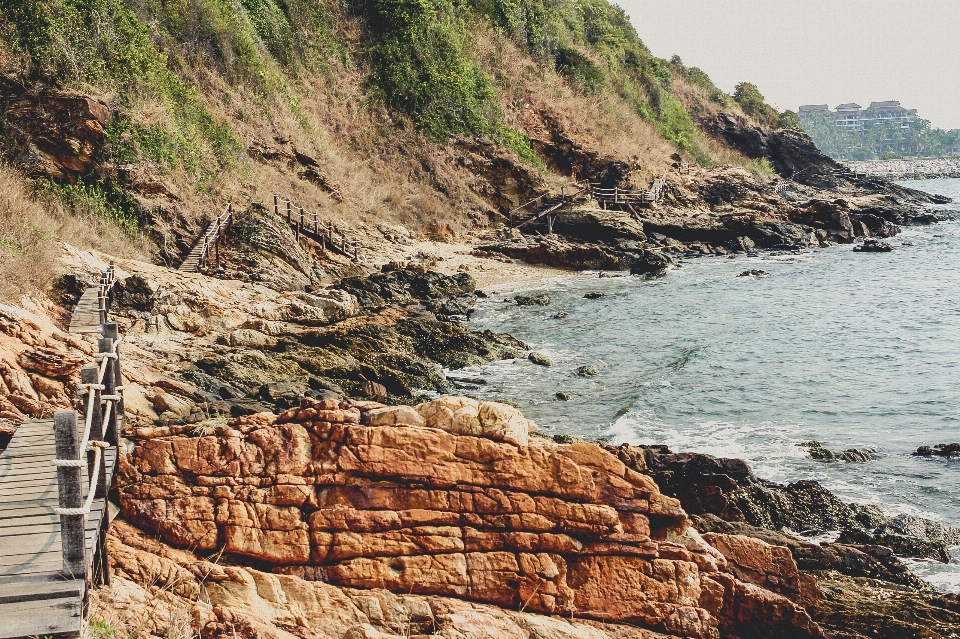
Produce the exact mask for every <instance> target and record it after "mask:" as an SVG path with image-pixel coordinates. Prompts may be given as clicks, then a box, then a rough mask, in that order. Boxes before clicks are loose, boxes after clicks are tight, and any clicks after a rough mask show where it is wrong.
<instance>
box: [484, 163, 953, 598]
mask: <svg viewBox="0 0 960 639" xmlns="http://www.w3.org/2000/svg"><path fill="white" fill-rule="evenodd" d="M904 184H907V185H909V186H913V187H915V188H920V189H922V190H927V191H930V192H937V193H942V194H945V195H949V196H952V197H954V199H955V200H956V202H957V203H956V204H954V205H947V206H946V207H944V208H947V209H955V208H960V180H930V181H922V182H910V183H904ZM890 243H891V244H893V245H894V246H895V248H896V250H894V251H893V252H891V253H854V252H853V251H852V250H851V249H852V246H849V245H848V246H833V247H829V248H825V249H817V250H811V251H809V252H805V253H804V254H802V255H782V256H770V255H763V254H761V255H760V256H758V257H747V256H737V257H735V258H732V259H730V258H727V257H709V258H699V259H692V260H687V261H686V262H685V263H684V264H683V265H682V267H681V268H679V269H676V270H671V271H670V272H669V273H668V274H667V275H666V277H663V278H660V279H655V280H644V279H641V278H637V277H630V276H626V277H609V278H598V277H597V274H595V273H594V274H582V275H580V276H574V277H568V278H561V279H556V280H551V281H545V282H542V283H540V286H539V287H538V288H535V289H532V288H523V289H520V288H510V287H503V288H501V289H497V290H495V291H492V294H491V297H490V298H488V299H486V300H481V303H480V304H479V305H478V308H479V311H480V313H479V314H478V316H477V317H476V319H474V320H473V321H472V322H471V324H472V325H474V326H475V327H481V328H490V329H492V330H495V331H507V332H510V333H512V334H514V335H515V336H516V337H518V338H520V339H522V340H524V341H526V342H528V343H529V344H531V346H532V347H533V348H535V349H536V350H538V351H540V352H542V353H544V354H546V355H548V356H549V357H550V358H551V359H552V360H553V361H554V362H555V365H554V366H552V367H549V368H547V367H542V366H536V365H534V364H532V363H530V362H528V361H526V360H508V361H504V362H496V363H493V364H490V365H489V366H486V367H483V368H480V369H475V370H473V371H472V372H471V373H472V374H476V375H478V376H482V377H484V378H485V379H486V380H487V381H488V384H487V385H486V386H483V387H481V388H480V389H479V390H478V391H476V392H477V393H478V394H479V395H480V396H483V397H485V398H488V399H502V400H509V401H511V402H512V403H515V404H516V405H517V406H519V407H520V408H521V409H522V410H523V411H524V413H525V414H526V415H527V416H528V417H530V418H531V419H533V420H534V421H536V422H537V423H538V424H539V425H540V427H541V430H542V431H544V432H545V433H548V434H553V433H569V434H573V435H578V436H581V437H586V438H591V439H594V438H598V437H607V438H609V439H610V440H611V442H613V443H620V442H624V441H626V442H631V443H645V444H666V445H668V446H670V447H671V448H673V449H674V450H676V451H697V452H703V453H710V454H713V455H718V456H725V457H740V458H743V459H745V460H747V461H748V462H749V463H750V465H751V466H752V467H753V469H754V472H755V473H756V474H757V476H759V477H762V478H765V479H770V480H774V481H778V482H789V481H796V480H798V479H816V480H818V481H820V482H822V483H823V484H824V485H825V486H827V487H828V488H829V489H831V490H833V491H834V492H835V493H837V494H838V495H839V496H840V497H841V498H842V499H844V500H847V501H857V502H863V503H876V504H879V505H881V506H882V507H883V508H884V510H885V511H886V513H887V514H889V515H894V514H899V513H910V514H915V515H920V516H925V517H929V518H933V519H937V520H940V521H943V522H945V523H950V524H953V525H960V460H943V459H926V458H919V457H913V456H912V455H911V454H910V453H912V452H913V451H914V450H916V449H917V447H918V446H922V445H934V444H939V443H948V442H957V441H960V222H945V223H941V224H937V225H933V226H929V227H907V228H906V229H905V230H904V232H903V233H902V234H901V235H899V236H897V237H896V238H893V239H892V240H890ZM747 269H762V270H764V271H766V272H767V273H768V275H766V276H763V277H738V274H739V273H741V272H742V271H744V270H747ZM528 291H543V292H548V293H549V294H550V295H551V297H552V301H551V304H550V305H549V306H547V307H517V306H515V305H511V304H506V303H504V301H503V300H504V299H505V298H507V297H512V296H513V295H515V294H517V293H520V292H528ZM588 292H600V293H604V295H605V296H604V297H602V298H600V299H594V300H590V299H584V297H583V296H584V294H585V293H588ZM561 310H562V311H565V312H567V313H568V316H567V317H566V318H564V319H554V318H553V316H554V314H556V313H557V312H558V311H561ZM583 365H591V366H596V367H598V368H599V369H600V374H599V375H598V376H596V377H593V378H581V377H577V376H576V375H575V374H574V370H575V369H576V368H577V367H579V366H583ZM557 391H563V392H565V393H568V394H569V395H571V400H570V401H565V402H564V401H558V400H557V399H555V394H556V392H557ZM812 439H815V440H819V441H820V442H821V443H822V444H823V445H824V446H826V447H827V448H830V449H832V450H838V451H839V450H843V449H846V448H850V447H858V448H868V449H871V450H873V451H875V453H876V455H877V459H876V460H874V461H870V462H867V463H862V464H856V463H844V462H840V463H827V462H819V461H814V460H812V459H808V458H807V457H806V456H805V451H804V449H802V448H799V447H797V446H796V444H798V443H800V442H803V441H807V440H812ZM958 550H960V549H958ZM955 555H956V558H955V560H954V562H953V564H951V565H943V564H933V563H928V562H912V565H913V567H914V569H915V570H916V571H917V572H918V573H920V574H921V575H923V576H924V577H926V578H927V579H929V580H930V581H931V582H932V583H934V585H936V586H938V587H940V588H943V589H949V590H955V591H960V552H958V553H955Z"/></svg>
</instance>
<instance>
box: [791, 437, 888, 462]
mask: <svg viewBox="0 0 960 639" xmlns="http://www.w3.org/2000/svg"><path fill="white" fill-rule="evenodd" d="M797 446H800V447H801V448H806V449H807V453H808V454H809V455H810V457H811V458H812V459H820V460H823V461H846V462H866V461H871V460H873V459H876V457H875V456H874V454H873V453H872V452H871V451H869V450H864V449H862V448H848V449H846V450H845V451H843V452H840V453H835V452H833V451H832V450H829V449H827V448H824V446H823V444H821V443H820V442H818V441H809V442H803V443H801V444H797Z"/></svg>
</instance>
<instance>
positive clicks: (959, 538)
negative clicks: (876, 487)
mask: <svg viewBox="0 0 960 639" xmlns="http://www.w3.org/2000/svg"><path fill="white" fill-rule="evenodd" d="M877 533H878V534H886V533H890V534H895V535H908V536H910V537H916V538H918V539H927V540H930V541H940V542H943V543H945V544H946V545H948V546H958V545H960V529H958V528H955V527H953V526H945V525H944V524H941V523H940V522H938V521H933V520H931V519H924V518H923V517H914V516H913V515H906V514H903V515H897V516H896V517H892V518H890V519H889V520H887V522H886V523H885V524H884V525H883V526H882V527H881V528H879V529H877Z"/></svg>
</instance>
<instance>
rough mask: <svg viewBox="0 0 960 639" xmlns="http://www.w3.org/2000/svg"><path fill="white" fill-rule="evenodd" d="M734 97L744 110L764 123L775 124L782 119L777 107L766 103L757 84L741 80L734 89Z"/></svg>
mask: <svg viewBox="0 0 960 639" xmlns="http://www.w3.org/2000/svg"><path fill="white" fill-rule="evenodd" d="M733 99H734V100H735V101H736V103H737V104H739V105H740V108H741V109H743V112H744V113H746V114H747V115H749V116H752V117H753V118H755V119H756V120H759V121H760V122H761V123H762V124H767V125H769V126H775V125H776V124H777V122H778V120H779V119H780V114H778V113H777V111H776V109H774V108H773V107H772V106H770V105H769V104H767V103H766V101H765V100H764V98H763V94H762V93H760V89H758V88H757V85H755V84H752V83H750V82H741V83H740V84H738V85H737V86H736V88H735V89H734V91H733Z"/></svg>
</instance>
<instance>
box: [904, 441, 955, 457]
mask: <svg viewBox="0 0 960 639" xmlns="http://www.w3.org/2000/svg"><path fill="white" fill-rule="evenodd" d="M913 454H914V455H915V456H918V457H960V444H937V445H936V446H933V447H931V446H921V447H920V448H918V449H917V451H916V452H915V453H913Z"/></svg>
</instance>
